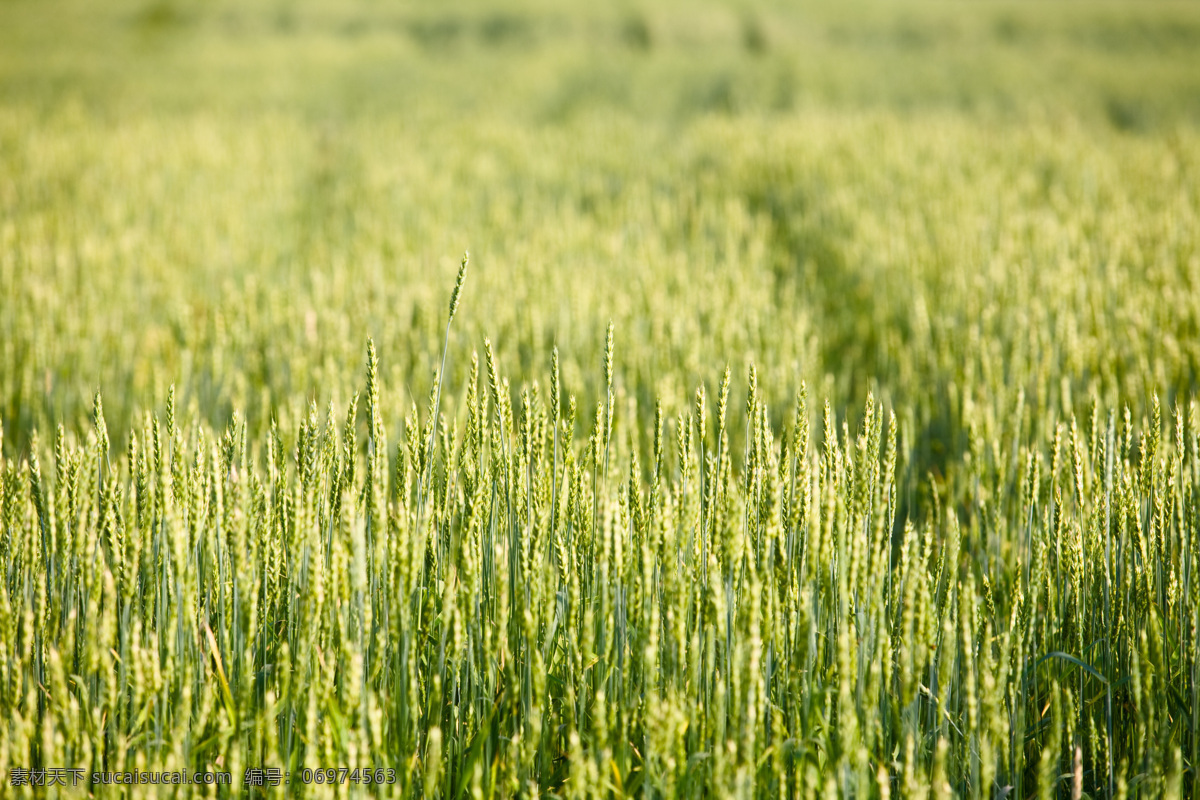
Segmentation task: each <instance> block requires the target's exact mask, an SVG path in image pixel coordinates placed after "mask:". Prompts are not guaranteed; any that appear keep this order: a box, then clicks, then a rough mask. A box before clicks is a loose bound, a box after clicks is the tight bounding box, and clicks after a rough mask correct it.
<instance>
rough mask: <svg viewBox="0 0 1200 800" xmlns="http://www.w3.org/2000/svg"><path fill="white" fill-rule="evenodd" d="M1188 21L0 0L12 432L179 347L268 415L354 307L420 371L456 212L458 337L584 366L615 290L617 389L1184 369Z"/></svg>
mask: <svg viewBox="0 0 1200 800" xmlns="http://www.w3.org/2000/svg"><path fill="white" fill-rule="evenodd" d="M1198 53H1200V8H1198V7H1197V6H1196V5H1195V4H1192V3H1182V2H1180V3H1172V2H1153V3H1137V4H1131V3H1130V4H1127V3H1107V2H1102V3H1039V4H1032V3H1023V2H985V3H977V4H972V5H970V6H965V5H962V4H957V3H949V2H914V3H900V4H892V3H849V4H842V3H838V4H833V3H830V4H813V5H811V6H809V5H804V6H800V7H795V6H794V5H793V4H783V3H780V4H742V5H736V4H735V5H719V4H711V3H701V4H683V3H679V4H671V3H664V4H660V5H653V6H651V5H645V6H641V5H634V4H614V5H612V6H603V5H593V6H587V5H567V4H555V3H535V2H528V3H518V4H508V5H505V6H503V7H500V6H494V7H490V6H486V5H483V4H476V3H445V4H439V5H438V6H437V7H436V8H433V7H428V6H422V5H402V4H395V5H388V4H383V3H376V2H354V3H282V2H281V3H257V4H248V3H220V2H212V3H209V2H206V3H200V2H186V1H184V0H153V1H152V2H135V3H125V2H112V3H101V4H98V3H83V2H81V3H71V2H32V1H28V0H8V1H7V2H5V3H4V4H3V5H0V212H2V213H0V282H2V283H0V285H2V286H3V295H2V299H0V304H2V305H0V332H2V333H3V335H2V336H0V341H2V342H3V344H2V345H0V348H2V352H0V356H2V358H0V388H2V393H0V411H2V412H3V419H4V423H5V427H6V430H7V433H8V436H7V438H6V442H5V446H6V447H10V448H11V447H17V448H20V447H21V446H22V445H23V443H24V442H25V441H27V436H28V434H29V432H30V431H31V430H32V429H33V428H34V427H40V428H41V429H43V430H46V429H49V428H51V427H53V425H54V424H55V423H57V422H58V421H66V422H67V424H68V426H70V425H71V424H72V423H73V421H75V420H80V419H83V415H84V414H85V413H86V412H87V410H88V409H89V408H90V404H91V398H92V394H93V393H94V392H95V391H96V390H103V391H104V392H105V395H106V407H107V409H108V414H109V417H110V424H112V425H114V426H115V429H116V430H118V431H120V430H125V429H127V427H128V424H129V422H130V420H131V419H132V415H133V414H134V413H135V411H139V410H140V411H145V410H148V409H147V406H148V405H149V404H151V403H154V404H157V405H161V403H162V402H163V399H164V397H165V391H166V387H167V386H168V385H170V384H172V383H173V384H175V385H176V386H177V387H178V390H179V392H180V397H181V401H182V403H183V404H184V406H185V407H188V406H189V405H191V404H193V403H194V406H195V409H196V410H197V411H198V413H199V414H201V415H202V416H203V417H204V418H205V419H207V420H208V421H209V422H211V423H213V424H215V425H222V424H224V421H225V420H227V419H228V415H229V413H230V412H231V410H232V409H233V408H235V407H236V408H239V409H241V410H242V411H243V412H244V413H246V414H247V415H248V418H249V421H250V424H251V426H252V429H253V430H261V429H262V426H263V425H264V424H265V423H266V421H267V420H268V419H269V418H270V416H271V415H277V414H284V415H285V416H287V415H289V414H291V415H292V416H294V415H295V413H298V412H297V410H298V409H299V410H302V409H304V408H306V407H307V404H308V402H309V400H316V401H317V402H318V403H319V404H323V403H324V402H326V401H327V400H328V399H330V398H336V399H338V400H339V402H344V401H345V400H346V399H347V398H348V397H349V395H350V394H351V393H352V390H353V388H354V387H355V386H356V385H357V382H358V381H359V379H360V378H359V374H360V364H361V352H362V345H363V342H364V340H365V338H366V337H367V336H368V335H373V336H375V337H376V341H377V342H378V343H379V344H380V351H381V353H382V354H383V355H382V363H383V369H384V370H385V374H386V376H387V378H386V380H387V383H388V384H389V385H393V386H395V387H396V388H397V390H403V393H404V395H405V397H406V398H420V397H423V396H424V395H425V393H426V392H427V390H428V386H429V380H430V377H431V374H432V371H433V368H434V366H435V361H436V358H435V350H436V349H437V346H438V344H439V343H440V341H439V335H440V331H439V326H440V324H441V322H440V319H439V317H438V315H437V314H433V313H431V312H430V310H429V309H431V308H434V307H435V305H431V301H432V300H433V299H434V298H436V297H440V296H441V292H443V291H444V289H445V287H446V285H447V283H448V282H449V281H450V280H452V278H453V272H454V269H455V265H456V259H457V256H458V254H459V253H461V251H462V250H464V249H466V248H469V249H470V250H471V251H472V253H473V254H474V258H475V263H476V265H477V266H478V271H477V273H476V280H477V281H478V283H476V284H475V288H474V290H473V293H472V296H471V297H470V303H469V305H468V306H467V307H466V312H465V313H464V315H463V321H462V324H461V325H460V326H459V327H458V328H457V329H456V331H455V340H454V352H457V353H459V354H463V355H464V356H465V354H466V353H467V352H469V350H470V349H471V348H477V347H478V346H479V343H480V341H481V338H482V336H483V335H484V334H485V333H487V334H490V335H491V336H492V338H493V339H494V340H495V341H496V342H497V345H498V347H499V350H500V355H501V360H502V362H504V363H506V364H508V365H509V368H510V369H512V370H513V371H514V373H515V376H516V377H517V378H519V379H527V378H538V377H541V378H542V381H543V383H544V382H545V371H546V370H547V369H548V363H547V354H548V348H549V347H550V346H551V345H552V344H554V343H557V344H558V345H559V347H560V349H561V350H562V351H563V354H564V359H565V363H566V365H567V366H566V369H567V373H566V375H567V380H568V381H569V383H570V384H571V386H572V390H573V391H577V392H579V394H580V396H581V399H583V398H585V397H592V396H594V391H595V383H596V380H597V377H598V373H597V370H596V369H594V365H595V364H596V363H597V362H596V359H597V358H598V354H599V353H600V351H601V346H600V345H601V342H602V337H603V332H604V329H605V325H606V323H607V321H608V320H609V319H612V320H614V321H615V322H616V323H617V331H618V340H619V343H620V346H619V347H618V350H617V357H618V361H619V362H620V366H619V369H620V371H621V372H622V374H623V376H624V377H623V380H622V381H620V382H619V383H620V385H621V387H622V389H623V391H627V392H629V393H630V394H631V395H634V396H635V398H636V399H637V400H638V401H640V406H641V408H642V409H643V410H644V411H648V409H649V408H650V407H651V406H652V398H653V397H654V396H655V395H656V394H662V395H663V396H664V397H665V398H678V399H679V401H680V402H683V398H684V397H686V395H687V394H688V393H689V392H690V390H691V388H692V387H693V386H694V385H696V384H697V383H698V382H699V381H700V380H707V381H708V382H709V383H712V382H713V381H714V380H715V377H716V376H717V375H718V374H719V373H720V371H721V369H722V368H723V367H724V366H725V365H726V364H727V363H728V364H733V365H735V367H736V369H735V373H737V374H741V373H742V371H743V370H744V367H745V365H746V364H747V363H748V362H750V361H755V362H756V363H757V364H758V366H759V368H760V369H762V370H763V371H764V372H765V374H766V377H767V380H764V385H765V386H766V387H769V388H768V391H771V392H776V391H778V392H779V396H778V397H773V398H772V399H774V400H777V401H778V402H777V403H776V406H777V407H778V408H780V409H783V408H786V407H787V405H788V403H789V402H790V395H791V393H792V392H794V390H795V386H796V385H797V384H798V382H799V380H800V379H801V378H805V379H807V380H808V381H809V383H810V385H812V386H814V387H816V390H817V391H818V393H819V394H822V395H828V396H829V397H830V398H831V399H832V400H833V401H834V403H835V406H836V407H839V408H841V407H846V406H848V407H858V406H859V404H860V402H861V398H862V397H863V396H864V394H865V391H866V389H867V388H868V387H872V386H874V387H875V388H876V390H877V392H879V393H880V394H881V396H882V397H883V398H884V399H886V400H888V401H895V402H897V403H898V404H899V405H901V406H903V407H905V408H907V409H909V410H910V411H911V413H912V414H914V415H915V416H914V424H917V425H919V426H923V427H926V428H928V429H929V430H931V431H935V434H936V435H935V436H933V440H932V441H933V444H934V446H935V447H943V446H944V447H953V446H955V445H956V444H957V445H960V446H961V445H962V442H953V441H945V442H942V441H939V440H938V439H939V437H941V438H947V439H951V438H953V437H952V436H951V434H950V433H948V432H947V431H951V430H953V429H954V428H956V427H958V426H957V424H956V423H957V422H958V420H957V419H954V418H952V415H954V414H956V413H957V412H958V411H960V410H961V409H957V410H956V409H955V408H954V405H955V404H958V405H961V403H962V402H963V398H964V397H968V396H969V395H970V394H971V393H972V392H975V391H991V390H992V389H993V388H996V389H998V390H1000V391H1009V390H1011V389H1013V388H1026V389H1028V390H1029V392H1030V395H1031V396H1036V397H1037V400H1036V402H1038V403H1041V404H1044V405H1047V406H1054V405H1055V404H1062V403H1063V402H1064V401H1065V400H1067V399H1069V398H1068V396H1069V395H1071V392H1072V390H1074V391H1075V392H1082V393H1083V394H1084V395H1085V397H1084V400H1085V401H1086V400H1088V398H1087V397H1086V395H1087V394H1088V393H1089V392H1092V393H1096V392H1099V393H1100V394H1103V395H1104V397H1105V399H1107V400H1115V397H1116V392H1118V391H1124V392H1126V393H1127V394H1129V395H1131V396H1132V399H1133V400H1134V401H1135V402H1143V401H1144V400H1145V399H1146V396H1147V394H1146V392H1147V389H1148V385H1149V383H1155V384H1157V385H1161V386H1173V387H1178V388H1181V389H1187V388H1189V387H1191V386H1193V385H1194V379H1195V366H1196V357H1197V351H1196V347H1197V341H1196V336H1195V334H1196V332H1197V311H1198V309H1197V295H1196V292H1195V291H1194V289H1195V281H1196V279H1197V263H1196V258H1197V255H1196V241H1197V238H1198V234H1197V225H1196V189H1195V186H1196V185H1197V183H1198V181H1197V180H1196V169H1197V156H1198V149H1197V136H1196V124H1197V122H1200V69H1197V67H1196V64H1197V55H1198ZM972 342H978V343H981V344H980V347H981V349H977V348H976V347H974V346H971V347H968V346H966V345H967V344H968V343H972ZM464 363H465V358H458V359H452V363H451V369H460V368H461V367H462V366H463V365H464ZM1039 370H1040V372H1039ZM1000 376H1003V379H1001V377H1000ZM1064 392H1065V393H1066V394H1065V395H1064V394H1063V393H1064ZM947 393H950V394H953V395H954V397H950V396H949V394H947ZM668 402H673V400H668ZM404 405H407V400H406V401H405V403H403V404H401V405H398V406H397V407H396V408H395V409H393V410H392V413H393V415H395V416H397V417H398V415H400V414H402V413H403V412H404V411H405V410H406V408H405V407H402V406H404ZM585 407H586V406H585ZM289 408H290V410H289ZM947 415H951V416H947ZM939 416H940V417H946V419H944V420H942V421H940V422H939V420H938V419H935V418H936V417H939ZM920 417H924V419H918V418H920ZM943 429H944V430H943ZM938 430H943V432H942V433H936V431H938Z"/></svg>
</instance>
